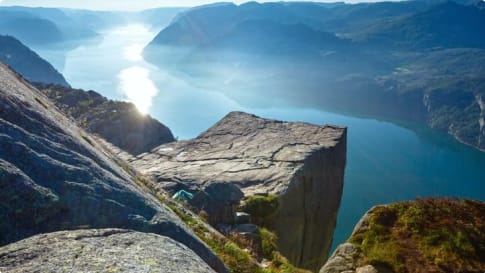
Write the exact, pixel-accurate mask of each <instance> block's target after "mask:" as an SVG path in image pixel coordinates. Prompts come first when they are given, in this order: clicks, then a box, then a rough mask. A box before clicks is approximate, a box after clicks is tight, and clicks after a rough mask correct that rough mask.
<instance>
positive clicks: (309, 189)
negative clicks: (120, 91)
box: [129, 112, 346, 271]
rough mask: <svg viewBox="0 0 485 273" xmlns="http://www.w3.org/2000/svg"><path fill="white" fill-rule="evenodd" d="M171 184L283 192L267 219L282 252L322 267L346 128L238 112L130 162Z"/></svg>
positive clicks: (161, 184) (160, 183) (312, 266)
mask: <svg viewBox="0 0 485 273" xmlns="http://www.w3.org/2000/svg"><path fill="white" fill-rule="evenodd" d="M129 161H130V163H131V164H132V166H133V167H134V168H135V169H137V170H138V171H140V172H142V173H144V174H146V175H149V176H151V177H152V178H153V180H154V181H156V182H157V184H156V187H158V188H160V189H165V190H173V189H177V188H188V189H192V190H194V189H197V188H199V189H200V188H203V187H204V185H205V184H207V183H211V182H224V183H230V184H234V185H237V186H238V187H240V189H241V190H242V191H243V193H244V195H245V196H246V197H248V196H253V195H276V196H278V199H279V202H278V203H279V207H278V209H277V211H276V212H275V213H273V214H272V215H271V216H270V217H268V218H267V221H266V223H265V224H266V225H268V226H269V227H270V228H271V229H272V230H274V231H275V232H276V234H277V235H278V238H279V242H278V243H279V246H280V252H281V253H282V254H283V255H284V256H286V257H287V258H288V259H289V261H290V262H291V263H293V264H295V265H297V266H299V267H303V268H307V269H311V270H314V271H317V270H318V269H319V268H320V267H321V266H322V264H323V263H324V262H325V260H326V259H327V254H328V251H329V249H330V246H331V242H332V236H333V231H334V228H335V224H336V217H337V211H338V208H339V205H340V199H341V195H342V188H343V180H344V169H345V162H346V129H345V128H341V127H335V126H316V125H311V124H308V123H299V122H282V121H275V120H269V119H264V118H259V117H257V116H254V115H250V114H246V113H241V112H232V113H230V114H228V115H227V116H226V117H225V118H223V119H222V120H221V121H219V122H218V123H217V124H216V125H214V126H213V127H212V128H210V129H208V130H207V131H206V132H204V133H202V134H201V135H199V136H198V137H197V138H195V139H192V140H189V141H179V142H175V143H169V144H164V145H161V146H159V147H157V148H155V149H153V150H152V151H151V152H150V153H145V154H141V155H139V156H137V157H134V158H132V159H130V160H129Z"/></svg>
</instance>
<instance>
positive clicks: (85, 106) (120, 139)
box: [36, 84, 175, 155]
mask: <svg viewBox="0 0 485 273" xmlns="http://www.w3.org/2000/svg"><path fill="white" fill-rule="evenodd" d="M36 86H37V87H38V88H39V90H41V91H42V92H44V93H45V94H46V95H47V96H48V97H49V98H50V99H51V100H52V101H54V102H55V104H56V106H57V107H58V108H59V109H61V110H62V111H63V112H64V113H66V114H67V115H70V116H71V117H73V118H74V119H75V120H76V121H77V123H78V124H79V125H80V126H81V127H83V128H84V129H85V130H87V131H88V132H90V133H94V134H98V135H100V136H101V137H103V138H104V139H105V140H107V141H109V142H110V143H112V144H114V145H115V146H117V147H119V148H121V149H123V150H125V151H127V152H129V153H131V154H133V155H137V154H141V153H144V152H148V151H150V150H151V149H153V148H155V147H157V146H159V145H161V144H164V143H168V142H172V141H174V140H175V139H174V137H173V135H172V132H171V131H170V129H169V128H167V127H166V126H165V125H163V124H161V123H160V122H159V121H158V120H156V119H153V118H151V117H150V116H148V115H143V114H141V113H140V112H139V111H138V110H137V109H136V106H135V105H134V104H132V103H128V102H121V101H112V100H108V99H107V98H105V97H103V96H101V95H100V94H98V93H96V92H94V91H84V90H79V89H72V88H66V87H63V86H58V85H46V84H37V85H36Z"/></svg>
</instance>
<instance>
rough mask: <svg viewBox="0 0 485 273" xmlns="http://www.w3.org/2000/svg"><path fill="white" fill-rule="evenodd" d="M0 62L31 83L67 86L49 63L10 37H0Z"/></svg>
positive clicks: (64, 80) (62, 77)
mask: <svg viewBox="0 0 485 273" xmlns="http://www.w3.org/2000/svg"><path fill="white" fill-rule="evenodd" d="M0 62H4V63H6V64H8V65H9V66H11V67H12V68H13V69H15V70H16V71H17V72H19V73H20V74H22V75H23V76H24V77H25V78H26V79H28V80H29V81H31V82H44V83H54V84H59V85H62V86H69V84H68V83H67V81H66V79H65V78H64V76H62V74H61V73H59V72H58V71H57V70H56V69H55V68H54V67H53V66H52V65H51V64H50V63H48V62H47V61H46V60H44V59H42V58H41V57H40V56H39V55H37V53H35V52H33V51H32V50H30V48H28V47H27V46H25V45H23V44H22V43H21V42H20V41H19V40H17V39H15V38H14V37H12V36H3V35H0Z"/></svg>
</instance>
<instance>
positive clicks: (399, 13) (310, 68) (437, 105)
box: [144, 0, 485, 149]
mask: <svg viewBox="0 0 485 273" xmlns="http://www.w3.org/2000/svg"><path fill="white" fill-rule="evenodd" d="M484 7H485V4H483V2H482V1H479V2H477V1H468V0H464V1H458V0H457V1H453V2H450V1H446V0H427V1H402V2H378V3H360V4H344V3H334V4H319V3H284V2H279V3H264V4H258V3H255V2H249V3H246V4H242V5H239V6H237V5H234V4H230V3H221V4H215V5H206V6H201V7H196V8H193V9H190V10H187V11H184V12H182V13H180V14H179V15H178V16H177V17H176V18H175V19H174V20H173V21H172V23H171V24H170V25H169V26H167V27H166V28H165V29H163V30H162V31H161V32H160V33H159V34H158V35H157V36H156V37H155V38H154V39H153V41H152V42H151V43H150V44H149V45H148V46H147V47H146V48H145V51H144V55H145V58H146V59H147V60H148V61H150V62H152V63H154V64H156V65H159V66H162V67H163V68H164V69H171V70H172V71H173V72H174V73H177V75H180V76H182V77H185V79H187V80H189V81H191V82H192V83H193V84H195V85H198V86H203V87H205V88H209V89H213V90H219V91H221V92H224V93H225V94H226V95H227V96H230V97H231V98H232V99H234V100H236V101H238V102H239V103H240V104H243V105H248V106H252V107H271V106H273V105H274V104H282V105H293V106H305V107H314V108H320V109H324V110H333V111H339V112H345V113H352V114H354V115H364V116H372V117H378V118H381V119H391V120H394V121H395V120H398V121H403V120H404V121H413V122H420V123H424V124H427V125H428V126H430V127H432V128H435V129H437V130H442V131H446V132H448V133H449V134H451V135H453V136H454V137H455V138H456V139H458V140H459V141H461V142H464V143H467V144H469V145H472V146H474V147H477V148H480V149H485V121H484V120H483V116H484V113H485V103H483V100H484V99H483V98H484V97H485V89H484V88H485V86H483V84H482V82H483V79H484V78H485V76H484V75H485V67H484V65H483V62H482V60H484V57H485V51H484V49H485V28H483V26H484V25H485V8H484Z"/></svg>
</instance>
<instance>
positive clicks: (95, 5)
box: [0, 0, 375, 10]
mask: <svg viewBox="0 0 485 273" xmlns="http://www.w3.org/2000/svg"><path fill="white" fill-rule="evenodd" d="M223 1H224V0H223ZM223 1H206V0H3V1H2V0H0V5H2V6H4V5H8V6H12V5H18V6H37V7H68V8H83V9H115V10H135V9H146V8H154V7H170V6H171V7H174V6H175V7H180V6H197V5H202V4H207V3H215V2H223ZM275 1H279V0H273V1H265V0H263V1H258V2H275ZM299 1H304V0H299ZM338 1H344V0H323V1H322V0H320V1H318V0H317V1H313V2H338ZM226 2H229V1H226ZM231 2H234V3H244V2H248V0H246V1H239V0H235V1H231ZM345 2H349V3H355V2H363V1H362V0H345ZM366 2H375V1H373V0H366Z"/></svg>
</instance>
